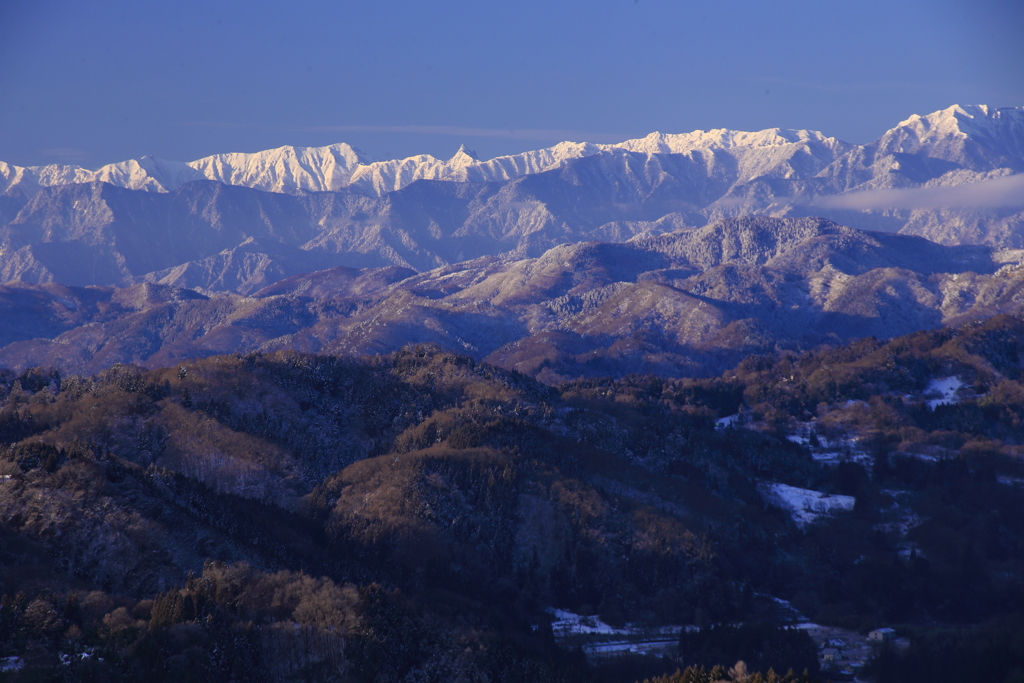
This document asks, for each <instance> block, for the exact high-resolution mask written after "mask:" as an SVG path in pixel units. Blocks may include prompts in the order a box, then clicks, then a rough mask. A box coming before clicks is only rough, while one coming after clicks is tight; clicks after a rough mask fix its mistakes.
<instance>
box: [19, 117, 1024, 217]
mask: <svg viewBox="0 0 1024 683" xmlns="http://www.w3.org/2000/svg"><path fill="white" fill-rule="evenodd" d="M626 152H633V153H641V154H684V155H695V156H698V157H700V158H702V159H704V160H706V161H707V163H708V165H709V167H710V166H713V165H714V164H715V162H716V161H719V162H721V161H724V160H729V161H732V162H733V163H735V165H736V176H737V178H736V179H737V180H738V181H740V182H743V181H749V180H752V179H754V178H759V177H760V178H764V177H781V178H785V179H793V178H797V177H799V178H801V179H805V180H810V179H812V178H819V179H838V178H840V177H841V178H842V179H843V180H845V181H846V182H844V183H842V184H841V185H840V187H834V186H832V187H829V189H832V190H835V189H841V191H850V190H853V189H856V188H858V187H860V186H865V187H864V188H863V189H868V188H873V187H880V186H881V187H890V186H893V184H892V183H891V182H886V181H885V180H880V179H879V178H878V176H880V175H881V176H885V175H887V174H886V171H892V170H896V169H892V168H884V164H885V163H886V160H890V158H891V157H893V156H894V155H901V154H913V155H918V156H923V157H926V158H928V159H935V160H941V161H946V162H953V163H956V164H957V165H958V166H959V167H960V169H962V170H967V171H973V172H975V173H978V174H980V175H978V176H969V177H970V178H971V179H973V180H979V179H984V178H985V177H988V176H990V175H991V174H992V171H993V170H995V169H1006V170H1009V171H1013V172H1019V171H1021V170H1024V107H1017V108H1002V109H996V108H991V107H988V106H985V105H971V106H959V105H954V106H952V107H949V108H948V109H944V110H941V111H938V112H934V113H932V114H929V115H927V116H918V115H914V116H911V117H910V118H909V119H907V120H905V121H902V122H900V123H899V124H898V125H897V126H896V127H894V128H892V129H891V130H889V131H888V132H886V133H885V134H884V135H883V136H882V137H881V138H879V139H878V140H876V141H875V142H873V143H870V144H868V145H852V144H849V143H845V142H842V141H840V140H837V139H836V138H833V137H828V136H826V135H824V134H823V133H819V132H817V131H808V130H789V129H779V128H772V129H768V130H762V131H758V132H753V133H748V132H742V131H732V130H726V129H716V130H711V131H694V132H692V133H685V134H680V135H674V134H664V133H651V134H650V135H648V136H647V137H644V138H638V139H634V140H626V141H625V142H621V143H618V144H594V143H589V142H561V143H559V144H557V145H555V146H553V147H548V148H545V149H540V150H535V151H531V152H524V153H522V154H515V155H509V156H502V157H497V158H494V159H489V160H480V159H477V158H476V156H475V155H474V154H473V153H472V152H469V151H467V150H466V149H465V147H463V148H460V149H459V151H458V152H457V153H456V154H455V155H454V156H453V157H452V158H451V159H448V160H442V159H437V158H435V157H433V156H430V155H427V154H423V155H418V156H412V157H408V158H405V159H392V160H388V161H371V160H369V159H368V158H367V157H366V156H365V155H364V154H363V153H362V152H360V151H359V150H357V149H355V148H353V147H351V146H350V145H348V144H345V143H338V144H335V145H329V146H327V147H290V146H285V147H279V148H277V149H271V150H266V151H262V152H256V153H252V154H245V153H235V154H216V155H213V156H209V157H204V158H202V159H197V160H196V161H191V162H187V163H184V162H178V161H167V160H163V159H156V158H153V157H149V156H146V157H142V158H141V159H130V160H128V161H122V162H119V163H116V164H108V165H106V166H103V167H101V168H99V169H96V170H88V169H85V168H82V167H80V166H73V165H71V166H67V165H59V164H51V165H48V166H30V167H21V166H13V165H11V164H7V163H4V162H0V191H2V192H3V193H6V194H15V193H17V194H20V195H22V196H24V197H26V198H27V197H29V196H31V195H33V194H35V192H37V191H38V190H39V189H40V188H42V187H48V186H53V185H63V184H68V183H84V182H93V181H102V182H106V183H110V184H112V185H117V186H119V187H125V188H129V189H133V190H148V191H156V192H168V191H170V190H174V189H176V188H178V187H180V186H181V185H182V184H184V183H187V182H189V181H192V180H204V179H206V180H215V181H218V182H222V183H225V184H228V185H241V186H244V187H251V188H254V189H259V190H265V191H269V192H285V193H297V192H304V191H308V192H332V191H337V190H340V189H342V188H351V189H354V190H357V191H359V192H361V193H363V194H367V195H374V196H379V195H381V194H383V193H385V192H392V191H394V190H399V189H401V188H403V187H405V186H407V185H409V184H410V183H413V182H415V181H417V180H424V179H428V180H448V181H455V182H501V181H507V180H512V179H514V178H519V177H522V176H525V175H530V174H535V173H541V172H544V171H548V170H551V169H555V168H559V167H561V166H563V165H564V164H565V163H566V162H567V161H570V160H573V159H580V158H582V157H587V156H593V155H598V154H608V155H616V154H622V153H626ZM880 163H882V165H883V167H880V166H879V164H880ZM892 165H893V164H892V163H891V162H890V163H889V166H892ZM993 167H995V169H994V168H993ZM950 170H951V169H950ZM940 176H941V174H940ZM872 180H876V181H877V182H874V183H872V182H871V181H872ZM947 180H949V179H947ZM828 184H829V185H832V183H828ZM903 184H905V183H903ZM943 184H944V183H943ZM898 185H900V183H896V186H898ZM829 194H831V192H830V193H829Z"/></svg>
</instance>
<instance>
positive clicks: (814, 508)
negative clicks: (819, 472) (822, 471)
mask: <svg viewBox="0 0 1024 683" xmlns="http://www.w3.org/2000/svg"><path fill="white" fill-rule="evenodd" d="M758 489H759V491H760V492H761V497H762V498H764V500H765V502H767V503H770V504H772V505H775V506H778V507H780V508H782V509H783V510H788V511H789V512H790V514H791V515H792V516H793V521H795V522H796V524H797V526H799V527H800V528H803V527H804V526H806V525H808V524H810V523H811V522H813V521H814V520H816V519H818V518H820V517H823V516H828V515H831V514H834V513H836V512H840V511H848V510H852V509H853V505H854V503H855V502H856V498H854V497H853V496H838V495H830V494H828V493H822V492H821V491H814V490H812V489H802V488H798V487H796V486H789V485H788V484H772V483H762V484H760V485H759V486H758Z"/></svg>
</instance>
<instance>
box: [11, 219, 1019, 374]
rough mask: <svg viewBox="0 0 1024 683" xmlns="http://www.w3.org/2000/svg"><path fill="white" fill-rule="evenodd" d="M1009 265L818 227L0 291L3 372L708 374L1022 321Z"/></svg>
mask: <svg viewBox="0 0 1024 683" xmlns="http://www.w3.org/2000/svg"><path fill="white" fill-rule="evenodd" d="M223 258H224V259H230V258H244V255H239V254H238V253H237V252H235V253H232V254H229V255H225V256H223ZM1022 262H1024V255H1022V254H1021V253H1020V252H1018V251H1012V250H1003V251H995V250H992V249H991V248H989V247H984V246H942V245H938V244H935V243H931V242H928V241H927V240H924V239H922V238H919V237H913V236H904V235H891V234H886V233H870V232H863V231H860V230H856V229H853V228H849V227H844V226H840V225H837V224H835V223H832V222H830V221H825V220H822V219H810V218H802V219H777V218H747V219H727V220H722V221H718V222H715V223H712V224H710V225H708V226H706V227H704V228H700V229H697V230H679V231H674V232H671V233H666V234H661V235H652V234H641V235H638V236H636V237H634V238H632V239H630V240H629V241H627V242H624V243H607V242H604V243H602V242H586V243H581V244H570V245H561V246H557V247H553V248H551V249H549V250H547V251H545V252H544V253H542V254H541V255H539V256H537V257H532V258H507V257H505V258H502V257H495V256H485V257H480V258H477V259H473V260H469V261H466V262H462V263H459V264H456V265H450V266H443V267H440V268H436V269H433V270H429V271H426V272H423V273H416V272H415V271H413V270H411V269H408V268H400V267H394V266H388V267H383V268H363V269H357V268H351V267H345V266H338V267H334V268H330V269H326V270H320V271H317V272H314V273H310V274H299V275H293V276H291V277H288V278H285V279H282V280H280V281H278V282H276V283H274V284H271V285H269V286H267V287H265V288H263V289H260V290H258V291H254V292H252V293H251V295H249V296H242V295H239V294H235V293H226V292H225V293H219V294H201V293H197V292H195V291H193V290H191V289H187V288H181V287H175V286H171V285H167V284H158V283H141V284H137V285H133V286H130V287H126V288H112V287H71V286H64V285H55V284H36V285H33V284H27V283H9V284H7V285H4V286H3V287H2V288H0V297H2V298H0V302H2V304H0V305H2V306H3V318H4V319H5V321H9V324H8V325H6V326H5V332H4V336H3V338H2V339H0V342H2V343H3V344H5V346H3V348H2V349H0V365H6V366H9V367H14V368H24V367H30V366H34V365H53V366H59V367H62V368H65V369H66V370H68V371H72V372H92V371H95V370H98V369H100V368H103V367H107V366H110V365H112V364H114V363H117V362H121V363H127V362H132V363H139V364H142V365H147V366H158V365H170V364H173V363H176V362H178V361H179V360H180V359H183V358H189V357H195V356H207V355H213V354H218V353H235V352H247V351H272V350H277V349H295V350H300V351H309V352H316V353H336V354H342V355H358V354H367V353H370V354H372V353H384V352H390V351H392V350H395V349H398V348H401V347H402V346H403V345H405V344H408V343H411V342H433V343H436V344H438V345H440V346H442V347H445V348H453V349H457V350H460V351H461V352H463V353H467V354H469V355H471V356H473V357H475V358H477V359H485V360H487V361H488V362H490V363H492V364H494V365H498V366H501V367H505V368H508V369H516V370H519V371H521V372H524V373H526V374H529V375H532V376H535V377H538V378H540V379H542V380H545V381H548V382H558V381H562V380H564V379H566V378H569V377H577V376H579V375H609V374H611V375H623V374H627V373H631V372H652V373H658V374H662V375H667V376H684V375H707V374H716V373H718V372H720V371H721V370H722V369H724V368H725V367H727V366H729V365H730V364H732V363H735V362H736V361H737V360H738V359H739V358H742V357H744V356H746V355H748V354H751V353H765V352H770V351H773V350H775V349H777V348H790V349H803V348H811V347H814V346H816V345H818V344H821V343H826V342H838V341H841V340H847V339H852V338H859V337H866V336H871V335H874V336H877V337H880V338H888V337H892V336H896V335H899V334H905V333H909V332H912V331H916V330H920V329H929V328H933V327H937V326H939V325H942V324H946V323H953V322H960V321H962V320H968V319H975V318H984V317H988V316H990V315H993V314H995V313H999V312H1017V311H1020V310H1021V305H1020V303H1019V302H1018V299H1019V295H1020V292H1021V289H1022V286H1024V269H1022V268H1021V264H1022ZM189 276H190V273H189V272H188V271H187V270H186V271H183V272H180V273H178V274H177V275H176V277H179V278H181V279H183V280H187V278H188V277H189ZM185 284H188V283H187V282H185Z"/></svg>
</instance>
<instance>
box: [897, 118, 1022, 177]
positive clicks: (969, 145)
mask: <svg viewBox="0 0 1024 683" xmlns="http://www.w3.org/2000/svg"><path fill="white" fill-rule="evenodd" d="M894 153H895V154H899V153H904V154H923V155H925V156H928V157H932V158H936V159H943V160H946V161H951V162H955V163H957V164H959V165H961V166H963V167H964V168H968V169H971V170H984V169H986V168H988V167H990V166H991V165H992V164H993V163H995V164H1000V165H1006V166H1009V167H1011V168H1015V169H1016V170H1024V107H1003V108H995V107H989V106H987V105H984V104H971V105H959V104H954V105H953V106H951V107H947V108H946V109H942V110H940V111H937V112H932V113H931V114H927V115H925V116H919V115H917V114H915V115H914V116H911V117H910V118H908V119H906V120H905V121H901V122H900V123H899V124H898V125H897V126H896V127H894V128H892V129H890V130H889V131H887V132H886V133H885V134H884V135H883V136H882V137H881V138H879V140H878V152H877V154H879V155H886V154H894Z"/></svg>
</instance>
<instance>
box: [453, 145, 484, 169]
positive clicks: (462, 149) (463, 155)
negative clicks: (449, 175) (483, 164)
mask: <svg viewBox="0 0 1024 683" xmlns="http://www.w3.org/2000/svg"><path fill="white" fill-rule="evenodd" d="M479 161H480V157H479V156H477V153H476V152H475V151H473V150H471V149H466V146H465V145H459V151H457V152H456V153H455V155H454V156H453V157H452V158H451V159H449V160H448V165H449V166H454V167H456V168H462V167H464V166H469V165H471V164H475V163H477V162H479Z"/></svg>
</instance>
